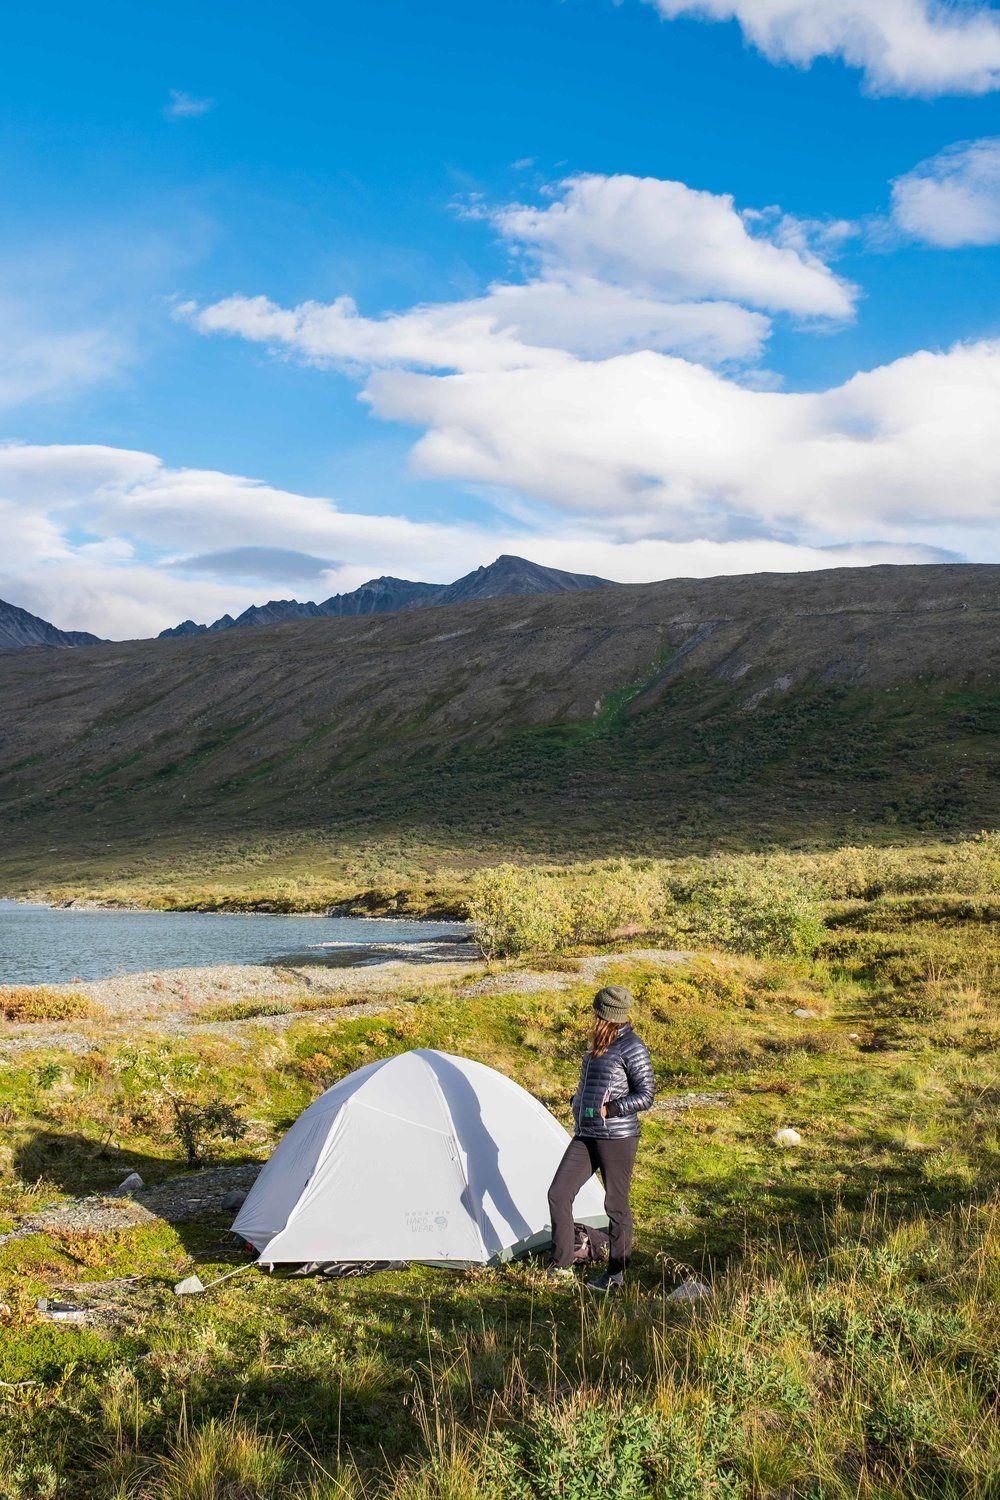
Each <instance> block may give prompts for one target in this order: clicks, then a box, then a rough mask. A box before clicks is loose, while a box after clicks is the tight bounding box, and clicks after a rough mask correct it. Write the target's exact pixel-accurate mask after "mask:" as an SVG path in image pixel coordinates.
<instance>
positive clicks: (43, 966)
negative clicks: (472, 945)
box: [0, 900, 468, 984]
mask: <svg viewBox="0 0 1000 1500" xmlns="http://www.w3.org/2000/svg"><path fill="white" fill-rule="evenodd" d="M467 932H468V927H467V926H466V925H465V924H464V923H462V922H407V921H403V920H400V919H398V918H395V917H389V918H380V917H275V916H262V915H261V916H258V915H256V914H244V913H228V912H162V911H88V910H80V909H79V908H76V907H50V906H37V905H34V904H29V903H26V902H21V901H4V900H0V984H66V983H68V982H70V981H72V980H74V979H105V978H108V977H110V976H112V975H115V974H141V973H144V972H145V971H146V970H148V969H181V968H202V967H208V966H210V965H213V964H258V963H267V962H269V961H271V960H274V959H282V958H284V959H286V960H287V959H291V958H294V960H295V961H296V962H297V963H319V964H322V963H327V964H329V963H334V964H356V963H365V962H372V961H374V960H376V959H377V958H379V957H385V956H388V957H397V956H401V955H402V956H405V954H406V950H407V948H408V947H409V946H410V945H412V944H415V943H429V942H434V941H435V940H437V941H441V940H445V941H448V940H451V941H456V940H459V939H461V938H463V937H464V936H465V935H466V933H467ZM385 945H393V947H395V946H396V945H398V946H399V948H400V950H401V955H400V954H397V953H395V952H391V953H388V954H386V953H385V952H384V947H385ZM413 951H414V956H416V955H417V954H418V953H419V952H420V949H419V948H418V949H414V950H413Z"/></svg>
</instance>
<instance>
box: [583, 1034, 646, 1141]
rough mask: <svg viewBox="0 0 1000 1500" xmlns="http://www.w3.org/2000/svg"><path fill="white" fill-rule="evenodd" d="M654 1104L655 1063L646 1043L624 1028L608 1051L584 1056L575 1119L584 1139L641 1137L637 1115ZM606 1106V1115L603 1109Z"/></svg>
mask: <svg viewBox="0 0 1000 1500" xmlns="http://www.w3.org/2000/svg"><path fill="white" fill-rule="evenodd" d="M652 1102H653V1064H652V1063H651V1062H650V1060H649V1053H648V1052H647V1051H646V1044H645V1042H643V1041H642V1040H641V1039H640V1038H639V1037H637V1036H636V1034H635V1032H634V1031H633V1030H632V1028H631V1026H627V1025H626V1026H623V1027H622V1029H621V1031H620V1032H619V1033H618V1035H617V1036H616V1037H615V1040H614V1041H613V1042H612V1043H611V1046H610V1047H609V1048H608V1050H607V1052H602V1053H601V1056H600V1057H593V1056H592V1055H591V1054H590V1053H589V1052H587V1053H585V1054H584V1058H583V1065H582V1067H581V1068H580V1082H579V1083H578V1084H577V1089H576V1093H575V1094H574V1095H573V1099H572V1105H573V1119H574V1121H575V1123H576V1133H577V1135H580V1136H600V1137H601V1139H603V1140H607V1139H609V1138H610V1139H616V1138H617V1137H619V1136H628V1135H638V1134H639V1121H638V1120H637V1119H636V1116H637V1115H639V1114H641V1113H642V1111H643V1110H644V1109H648V1108H649V1106H650V1105H651V1104H652ZM602 1105H604V1106H606V1116H602V1114H601V1106H602Z"/></svg>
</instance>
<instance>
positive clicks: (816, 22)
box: [651, 0, 1000, 97]
mask: <svg viewBox="0 0 1000 1500" xmlns="http://www.w3.org/2000/svg"><path fill="white" fill-rule="evenodd" d="M651 3H652V4H654V5H655V6H656V8H657V9H658V10H659V12H660V14H661V15H662V16H665V17H667V18H668V19H671V20H673V19H675V18H676V17H678V16H694V17H697V18H699V19H702V20H706V21H732V20H735V21H738V22H739V24H740V26H741V28H742V30H743V34H744V36H745V37H746V39H747V41H748V42H750V44H751V45H752V46H754V47H756V48H757V49H758V50H759V51H761V52H763V54H764V55H765V57H767V58H769V59H770V61H771V62H775V63H793V64H795V65H796V66H797V67H802V68H805V67H808V66H809V65H810V63H812V62H814V61H815V60H816V59H817V58H820V57H835V58H841V59H842V60H843V61H844V62H845V63H847V64H848V65H849V66H850V67H853V68H859V69H861V71H862V73H863V74H864V79H865V84H866V86H867V87H868V89H869V90H870V91H871V92H872V93H876V94H904V95H906V94H916V95H924V96H928V97H930V96H934V95H938V94H985V93H989V92H990V91H991V90H993V89H995V88H996V87H997V86H998V84H1000V18H998V16H997V14H996V13H995V11H993V10H991V9H990V8H989V7H987V6H981V5H976V4H974V3H973V4H959V5H953V4H946V3H943V0H651Z"/></svg>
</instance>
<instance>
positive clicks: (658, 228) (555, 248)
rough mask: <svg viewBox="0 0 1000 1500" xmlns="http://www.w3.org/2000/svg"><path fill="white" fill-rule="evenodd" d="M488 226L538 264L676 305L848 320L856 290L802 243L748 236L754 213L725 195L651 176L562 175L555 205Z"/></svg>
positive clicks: (502, 215) (504, 216)
mask: <svg viewBox="0 0 1000 1500" xmlns="http://www.w3.org/2000/svg"><path fill="white" fill-rule="evenodd" d="M494 220H495V222H496V223H497V225H498V226H499V228H500V229H501V231H502V232H503V233H504V234H505V235H506V236H507V237H508V238H509V239H511V240H514V241H517V242H519V243H521V244H523V245H526V246H528V247H530V248H531V249H532V250H533V251H535V252H536V253H537V254H538V255H539V256H540V257H541V260H542V263H543V265H545V266H547V267H549V268H551V269H557V268H559V267H561V266H566V265H569V266H572V267H574V268H575V269H576V270H577V271H578V272H580V273H582V274H585V275H590V276H593V277H597V278H600V279H602V280H606V281H611V282H614V283H617V284H623V285H627V286H630V287H632V288H634V289H637V290H643V291H645V292H646V293H648V294H651V295H659V296H665V297H669V298H674V299H681V298H704V297H724V298H731V299H732V300H734V301H736V302H740V303H745V304H747V305H748V306H750V307H757V308H762V309H764V310H765V311H767V312H788V313H794V314H796V315H798V316H800V317H824V318H847V317H850V315H851V313H852V311H853V308H854V301H855V298H856V295H857V293H856V291H855V289H854V288H853V287H851V286H848V285H847V284H846V283H845V282H843V281H841V280H840V279H839V278H838V277H837V276H835V275H834V273H833V272H832V271H831V270H830V267H829V266H827V265H825V264H824V262H823V261H822V260H821V259H820V258H819V256H818V255H816V254H814V253H813V252H812V251H811V250H810V249H809V248H808V245H807V244H806V242H805V237H804V236H802V237H800V239H799V243H798V244H797V245H796V244H792V243H791V242H790V241H791V236H790V234H789V229H790V226H791V225H792V224H794V222H795V221H794V220H792V219H790V218H789V217H788V216H784V217H783V219H782V220H781V221H780V222H781V225H782V230H783V234H784V236H785V238H784V242H779V241H778V240H775V239H773V238H770V237H769V236H768V235H767V233H766V232H765V233H762V234H760V235H758V234H754V233H751V228H752V226H753V224H754V223H755V222H759V216H755V215H754V214H752V213H750V214H747V213H740V212H739V211H738V210H737V208H736V206H735V204H734V202H733V199H732V198H731V196H730V195H729V194H728V193H708V192H704V191H702V190H700V189H697V188H691V187H688V186H686V184H685V183H683V182H668V181H662V180H661V179H660V178H656V177H630V176H627V175H624V174H618V175H616V176H612V177H606V176H601V175H599V174H597V173H585V174H581V175H579V176H576V177H570V178H567V179H566V181H564V182H563V183H562V184H561V185H560V189H559V196H558V198H557V199H556V201H555V202H553V203H549V204H547V205H545V206H544V207H542V208H531V207H522V206H515V207H511V208H506V209H502V210H500V211H499V212H498V213H497V214H495V215H494Z"/></svg>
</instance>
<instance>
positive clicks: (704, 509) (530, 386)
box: [367, 343, 1000, 548]
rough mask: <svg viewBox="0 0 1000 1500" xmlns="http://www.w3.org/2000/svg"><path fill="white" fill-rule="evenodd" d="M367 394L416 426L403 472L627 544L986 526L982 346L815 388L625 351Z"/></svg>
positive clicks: (991, 464) (989, 425) (384, 376)
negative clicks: (786, 387) (618, 536)
mask: <svg viewBox="0 0 1000 1500" xmlns="http://www.w3.org/2000/svg"><path fill="white" fill-rule="evenodd" d="M367 396H368V399H369V400H370V402H371V403H372V405H373V407H374V409H375V411H376V412H377V413H378V414H379V415H380V416H382V417H384V418H388V419H392V420H399V421H404V422H407V423H410V424H416V425H420V426H423V427H425V428H426V429H427V432H426V435H425V436H424V437H423V438H422V439H421V440H420V442H419V443H418V445H417V447H416V450H415V463H416V466H417V468H418V470H419V471H420V472H422V473H425V474H430V475H436V476H440V477H446V478H449V479H453V480H464V481H467V482H468V481H472V482H476V483H481V484H489V485H503V486H508V487H510V488H512V489H514V490H516V491H520V492H522V493H527V494H530V495H534V496H536V497H539V498H540V499H542V500H544V501H546V502H548V503H549V504H550V505H553V506H556V507H558V508H560V509H561V510H564V511H569V512H577V513H579V512H588V513H589V514H590V516H591V518H592V520H593V521H594V522H595V523H603V524H607V523H612V522H613V523H614V524H615V526H616V527H617V528H618V529H619V531H623V532H625V533H630V534H632V535H635V536H640V535H647V536H649V535H660V536H666V537H670V538H673V539H684V538H688V537H691V536H706V535H707V536H713V535H715V536H720V537H725V536H727V535H728V536H731V535H733V534H740V532H741V531H742V534H752V533H753V532H754V531H756V532H758V533H761V532H765V533H770V534H771V535H772V536H777V537H791V538H793V539H794V540H795V541H798V542H805V543H809V544H813V545H815V544H817V543H830V542H851V541H853V540H855V539H856V538H857V537H858V536H859V535H865V536H869V537H875V538H878V539H883V540H894V541H900V540H915V541H921V542H928V543H933V541H934V538H935V536H939V535H940V534H941V533H942V531H947V530H948V529H949V528H952V529H953V528H960V527H973V528H975V527H984V528H985V527H988V526H989V525H991V524H992V525H993V527H994V528H995V527H996V523H997V520H998V519H1000V448H998V445H997V444H996V442H995V440H994V427H995V415H996V410H997V400H998V396H1000V345H997V344H992V343H980V344H973V345H969V346H959V347H957V348H955V349H952V350H951V351H950V352H948V353H942V354H932V353H927V352H920V353H917V354H914V355H911V356H910V357H908V358H905V359H900V360H897V361H895V362H894V363H893V364H890V365H886V366H883V367H882V368H880V369H876V370H872V371H868V372H863V373H860V374H858V375H856V376H854V377H853V378H852V379H851V380H849V381H847V382H846V383H845V384H844V385H842V386H839V387H835V388H834V389H832V390H829V391H824V392H819V393H815V394H786V393H783V392H774V391H760V390H754V389H750V388H748V387H747V386H745V385H740V384H737V383H736V382H734V381H733V380H730V379H726V378H725V377H723V376H721V375H719V374H716V373H713V372H712V371H709V370H707V369H704V368H702V367H700V366H697V365H693V364H691V363H689V362H687V361H684V360H681V359H677V358H670V357H667V356H664V355H657V354H650V353H642V354H634V355H628V356H619V357H617V358H614V359H610V360H605V361H601V362H590V363H585V362H582V361H575V362H572V363H571V364H569V365H566V366H563V367H560V368H559V369H557V370H547V371H537V370H531V369H524V370H505V371H498V372H493V373H492V374H488V375H487V374H476V375H453V376H445V377H431V376H422V375H416V374H412V373H404V372H399V371H391V372H383V373H381V374H379V375H377V376H375V377H374V378H373V379H372V381H371V382H370V385H369V388H368V392H367ZM943 545H951V543H950V542H948V541H945V542H943ZM984 545H986V546H987V548H988V547H989V545H990V544H989V541H988V539H985V538H984Z"/></svg>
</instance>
